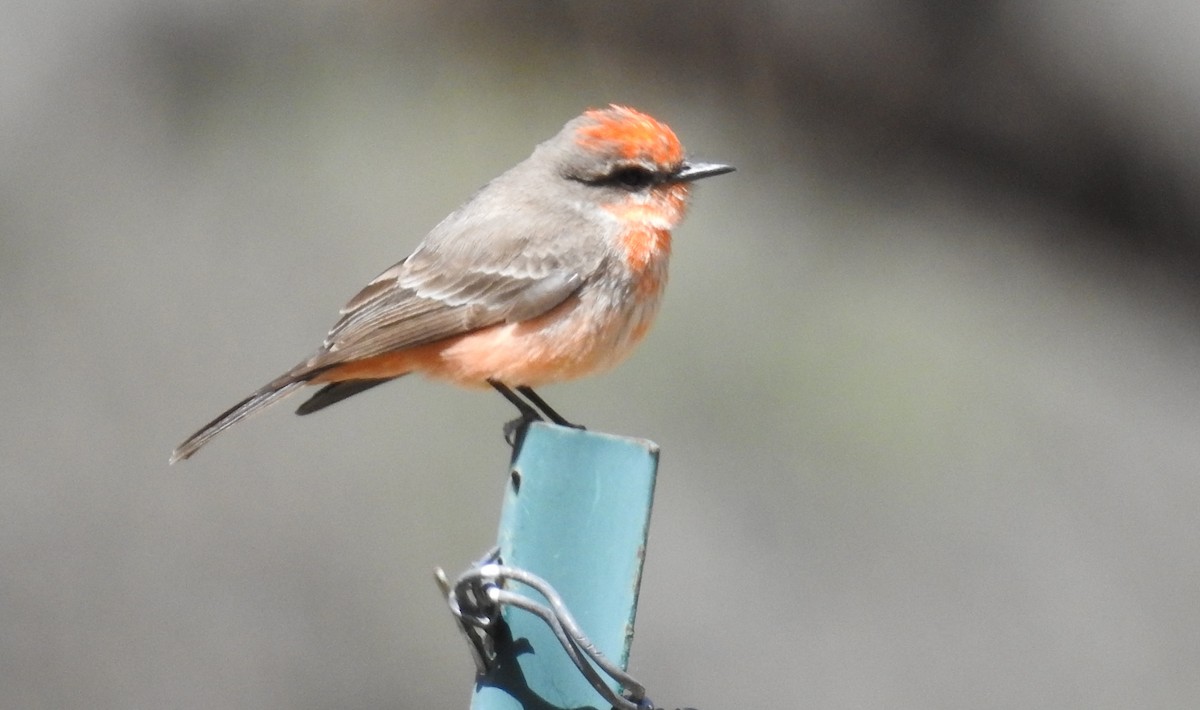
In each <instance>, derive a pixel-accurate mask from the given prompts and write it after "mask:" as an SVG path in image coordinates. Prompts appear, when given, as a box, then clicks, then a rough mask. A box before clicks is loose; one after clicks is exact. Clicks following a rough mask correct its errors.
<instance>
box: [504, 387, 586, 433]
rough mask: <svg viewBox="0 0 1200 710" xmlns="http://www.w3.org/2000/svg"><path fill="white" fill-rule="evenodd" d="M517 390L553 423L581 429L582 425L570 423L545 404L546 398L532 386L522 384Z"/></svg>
mask: <svg viewBox="0 0 1200 710" xmlns="http://www.w3.org/2000/svg"><path fill="white" fill-rule="evenodd" d="M517 391H518V392H520V393H521V394H523V395H525V399H527V400H529V401H530V402H532V403H533V406H535V407H537V408H538V409H540V410H542V414H545V415H546V417H547V418H549V419H550V421H552V422H554V423H555V424H558V425H559V426H566V427H571V428H572V429H583V427H582V426H581V425H579V424H572V423H571V422H569V421H567V420H566V419H564V418H563V416H562V415H561V414H559V413H558V412H556V411H554V409H553V408H552V407H551V406H550V405H549V404H546V400H544V399H542V398H541V396H539V395H538V393H537V392H534V391H533V388H532V387H526V386H525V385H522V386H520V387H518V388H517Z"/></svg>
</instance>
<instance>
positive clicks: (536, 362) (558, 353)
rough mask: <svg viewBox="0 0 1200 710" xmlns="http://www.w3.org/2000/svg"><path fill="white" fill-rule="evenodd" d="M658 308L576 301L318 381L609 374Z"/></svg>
mask: <svg viewBox="0 0 1200 710" xmlns="http://www.w3.org/2000/svg"><path fill="white" fill-rule="evenodd" d="M655 305H656V304H647V305H646V307H645V308H637V309H634V311H633V312H630V311H621V310H613V311H608V312H605V311H603V310H597V309H586V308H583V307H581V306H580V305H579V302H578V301H572V302H568V303H565V304H563V305H562V306H560V307H558V308H556V309H554V310H552V311H550V312H549V313H546V314H545V315H542V316H539V317H538V318H534V319H532V320H528V321H522V322H519V323H502V324H499V325H494V326H490V327H488V328H483V329H481V330H477V331H474V332H471V333H467V334H465V335H459V336H455V337H453V338H447V339H446V340H440V341H437V342H434V343H429V344H427V345H422V346H419V347H415V348H409V349H407V350H400V351H397V352H392V353H385V354H383V355H377V356H375V357H371V358H366V359H363V360H356V361H352V362H348V363H345V364H342V365H338V366H335V367H333V368H330V369H329V370H326V371H324V372H322V373H321V374H320V375H318V376H317V377H315V378H313V379H312V380H311V381H312V382H313V383H320V382H337V381H342V380H352V379H376V378H388V377H399V376H400V375H405V374H408V373H412V372H420V373H423V374H425V375H427V376H429V377H433V378H435V379H440V380H446V381H449V382H453V383H455V384H458V385H461V386H465V387H484V386H486V385H487V381H488V380H489V379H493V380H497V381H499V382H502V383H504V384H507V385H510V386H513V387H516V386H521V385H527V386H530V387H537V386H539V385H543V384H549V383H551V382H561V381H565V380H571V379H575V378H578V377H583V376H585V375H589V374H592V373H595V372H599V371H603V370H607V369H609V368H611V367H613V366H615V365H617V364H618V363H619V362H621V361H622V360H624V359H625V357H627V356H628V355H629V353H630V351H631V350H632V349H633V347H634V346H635V345H637V343H638V342H639V341H640V340H641V339H642V337H643V336H645V334H646V331H647V330H648V329H649V326H650V322H651V320H652V318H653V316H654V311H655V310H656V308H655Z"/></svg>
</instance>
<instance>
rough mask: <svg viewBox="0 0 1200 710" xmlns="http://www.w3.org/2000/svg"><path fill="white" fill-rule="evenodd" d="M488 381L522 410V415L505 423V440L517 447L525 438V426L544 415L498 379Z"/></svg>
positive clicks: (539, 419) (538, 420)
mask: <svg viewBox="0 0 1200 710" xmlns="http://www.w3.org/2000/svg"><path fill="white" fill-rule="evenodd" d="M487 383H488V384H489V385H491V386H492V388H493V389H494V390H496V391H497V392H499V393H500V394H502V395H504V398H505V399H507V400H508V401H509V402H511V403H512V405H513V406H514V407H516V408H517V410H518V411H519V412H521V416H519V417H517V418H516V419H514V420H512V421H510V422H505V423H504V440H505V441H507V442H508V445H509V446H512V447H515V446H516V445H517V443H518V442H519V441H520V440H521V439H522V438H524V436H525V428H526V427H527V426H529V423H530V422H540V421H542V416H541V415H540V414H538V413H537V410H536V409H534V408H533V407H531V406H529V403H528V402H526V401H525V400H523V399H521V398H520V397H518V396H517V394H516V392H513V391H512V390H510V389H509V388H508V386H507V385H505V384H504V383H502V382H497V381H496V380H488V381H487Z"/></svg>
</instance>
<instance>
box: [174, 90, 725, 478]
mask: <svg viewBox="0 0 1200 710" xmlns="http://www.w3.org/2000/svg"><path fill="white" fill-rule="evenodd" d="M732 170H733V168H732V167H730V166H728V165H717V164H713V163H699V162H693V161H689V160H687V158H686V157H685V156H684V151H683V146H681V145H680V143H679V139H678V138H676V137H675V134H674V132H672V131H671V129H670V128H669V127H667V126H666V125H665V124H663V123H660V122H659V121H657V120H655V119H653V118H651V117H650V116H647V115H646V114H644V113H640V112H638V111H635V110H633V109H631V108H626V107H623V106H610V107H609V108H606V109H600V110H592V111H587V112H585V113H584V114H583V115H582V116H579V117H578V118H575V119H574V120H572V121H570V122H569V123H567V125H566V126H564V127H563V129H562V131H560V132H559V134H558V135H556V136H555V137H553V138H551V139H550V140H548V141H546V142H545V143H542V144H541V145H539V146H538V147H537V148H536V149H535V150H534V151H533V155H531V156H529V158H527V159H526V160H525V161H524V162H522V163H520V164H518V165H517V166H516V167H514V168H512V169H511V170H509V171H508V172H506V173H504V174H503V175H501V176H500V177H498V178H496V179H495V180H492V181H491V182H490V183H488V184H487V185H486V186H485V187H483V189H481V190H479V192H477V193H475V196H474V197H472V198H471V199H470V200H468V201H467V202H466V204H464V205H463V206H461V207H459V208H458V209H457V210H455V211H454V212H453V213H452V214H451V215H450V216H449V217H447V218H446V219H444V220H442V222H441V224H439V225H438V226H437V227H435V228H434V229H433V231H432V232H430V233H429V235H428V236H427V237H425V240H424V241H423V242H421V244H420V245H418V246H417V249H416V251H414V252H413V253H412V255H410V256H409V257H408V258H407V259H405V260H404V261H401V262H400V263H399V264H396V265H395V266H393V267H392V268H390V269H388V270H387V271H385V272H383V273H382V274H380V275H379V276H378V277H376V278H375V280H373V281H371V283H369V284H367V286H366V287H365V288H364V289H363V290H362V291H360V292H359V293H358V295H356V296H355V297H354V298H352V299H350V302H349V303H347V304H346V305H345V306H344V307H342V310H341V318H340V319H339V320H338V321H337V323H335V324H334V326H333V329H332V330H330V331H329V335H328V336H326V338H325V342H324V343H323V344H322V345H321V348H320V349H319V350H318V351H317V352H316V354H315V355H313V356H312V357H310V358H308V359H307V360H304V361H303V362H301V363H300V364H298V365H296V366H295V367H293V368H292V369H290V370H288V371H287V372H286V373H285V374H283V375H281V376H279V377H277V378H275V379H274V380H272V381H271V382H270V384H268V385H266V386H265V387H263V388H262V389H260V390H258V391H257V392H255V393H254V394H252V395H250V396H249V397H247V398H246V399H244V400H242V401H241V402H239V403H237V404H236V405H234V406H233V407H232V408H231V409H229V410H228V411H226V412H225V413H223V414H221V415H220V416H219V417H217V418H216V419H214V420H213V421H211V422H209V423H208V424H207V425H205V426H204V428H203V429H201V430H200V431H198V432H196V433H195V434H193V435H192V436H190V437H188V439H187V441H184V442H183V443H182V444H180V445H179V448H177V449H175V452H174V454H173V455H172V456H171V462H172V463H174V462H175V461H178V460H180V459H186V458H188V457H189V456H191V455H192V454H194V453H196V450H197V449H199V448H200V447H201V446H203V445H204V444H206V443H208V441H209V440H210V439H212V438H213V437H214V436H216V435H217V434H219V433H221V432H222V431H225V430H226V429H228V428H229V427H231V426H233V425H234V424H236V423H237V422H239V421H241V420H242V419H244V418H245V417H247V416H248V415H250V414H252V413H254V412H256V411H258V410H259V409H262V408H263V407H266V406H267V405H270V404H272V403H274V402H276V401H278V400H280V399H282V398H283V397H285V396H287V395H289V394H291V393H292V392H294V391H295V390H297V389H298V388H300V387H301V386H303V385H324V386H323V387H322V388H321V389H319V390H318V391H317V392H316V393H315V394H314V395H313V396H312V398H310V399H309V400H308V401H307V402H305V403H304V404H303V405H301V406H300V408H299V409H298V410H297V413H298V414H309V413H311V412H315V411H317V410H318V409H323V408H325V407H327V406H329V405H331V404H333V403H335V402H339V401H341V400H343V399H345V398H346V397H349V396H351V395H354V394H358V393H359V392H362V391H364V390H367V389H370V388H371V387H374V386H375V385H378V384H382V383H384V382H387V381H388V380H392V379H395V378H397V377H400V376H402V375H407V374H409V373H410V372H421V373H424V374H426V375H429V376H430V377H435V378H438V379H443V380H449V381H450V382H453V383H455V384H459V385H464V386H486V385H491V386H492V387H494V388H495V389H496V390H498V391H499V392H500V393H501V394H503V395H504V396H505V397H506V398H508V400H509V401H510V402H512V403H513V404H514V405H516V406H517V408H518V409H519V410H520V411H521V415H522V416H523V417H524V418H525V419H527V420H534V419H540V418H541V417H540V416H539V415H538V413H537V411H536V410H535V407H536V408H537V409H540V410H541V412H542V413H543V414H545V415H546V416H547V417H548V418H550V419H551V420H552V421H554V422H555V423H558V424H565V425H569V423H568V422H567V421H566V420H565V419H563V418H562V417H561V416H559V415H558V414H557V413H555V412H554V410H553V409H551V408H550V407H549V406H548V405H547V404H546V403H545V402H544V401H543V400H542V399H541V398H540V397H538V395H537V394H536V393H535V392H534V391H533V390H532V389H531V388H532V387H533V386H535V385H542V384H545V383H549V382H559V381H563V380H569V379H573V378H576V377H581V376H583V375H587V374H590V373H593V372H597V371H600V370H605V369H607V368H610V367H612V366H614V365H616V364H617V363H619V362H620V361H621V360H623V359H624V358H625V357H626V356H627V355H628V354H629V353H630V351H631V350H632V349H633V347H634V346H635V345H636V344H637V343H638V342H639V341H640V340H641V339H642V337H643V336H644V335H645V334H646V331H647V329H649V327H650V323H651V322H652V321H653V320H654V315H655V313H656V312H657V311H658V305H659V302H660V300H661V298H662V293H663V287H664V286H665V285H666V281H667V260H668V257H669V256H670V251H671V229H672V228H673V227H674V226H675V225H676V224H678V223H679V221H680V220H681V219H682V218H683V215H684V211H685V209H686V207H687V201H688V192H689V188H690V183H691V182H692V181H693V180H698V179H700V178H704V177H709V176H712V175H721V174H723V173H727V172H730V171H732ZM514 389H515V390H516V392H514V391H513V390H514ZM517 392H519V393H520V394H521V395H524V397H525V400H528V401H525V400H522V399H521V397H519V396H518V395H517ZM531 405H532V406H531Z"/></svg>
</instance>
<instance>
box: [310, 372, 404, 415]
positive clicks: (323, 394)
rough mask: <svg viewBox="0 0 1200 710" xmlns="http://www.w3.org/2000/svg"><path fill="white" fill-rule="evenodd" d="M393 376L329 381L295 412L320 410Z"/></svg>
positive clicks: (390, 379)
mask: <svg viewBox="0 0 1200 710" xmlns="http://www.w3.org/2000/svg"><path fill="white" fill-rule="evenodd" d="M394 379H396V378H395V377H382V378H378V379H374V380H342V381H341V382H331V383H329V384H327V385H325V386H324V387H322V388H321V389H319V390H317V392H316V394H314V395H313V396H312V397H309V398H308V399H307V400H306V401H305V402H304V404H302V405H300V408H299V409H297V410H296V414H299V415H305V414H312V413H313V412H316V411H320V410H322V409H324V408H326V407H328V406H329V405H331V404H337V403H338V402H340V401H342V400H343V399H346V398H347V397H353V396H354V395H356V394H358V393H360V392H366V391H367V390H369V389H371V388H372V387H376V386H378V385H382V384H383V383H384V382H391V381H392V380H394Z"/></svg>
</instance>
